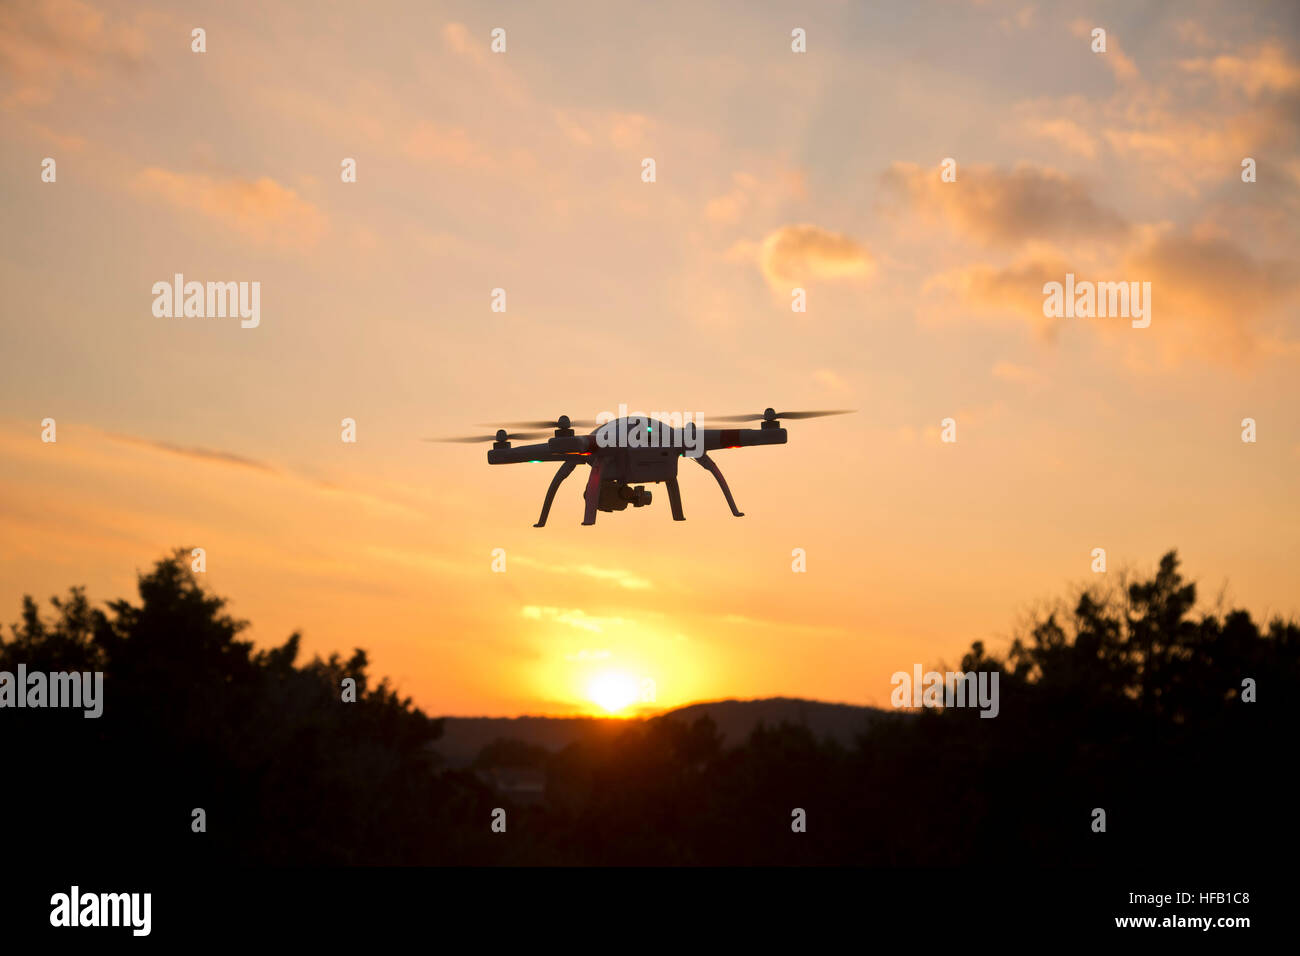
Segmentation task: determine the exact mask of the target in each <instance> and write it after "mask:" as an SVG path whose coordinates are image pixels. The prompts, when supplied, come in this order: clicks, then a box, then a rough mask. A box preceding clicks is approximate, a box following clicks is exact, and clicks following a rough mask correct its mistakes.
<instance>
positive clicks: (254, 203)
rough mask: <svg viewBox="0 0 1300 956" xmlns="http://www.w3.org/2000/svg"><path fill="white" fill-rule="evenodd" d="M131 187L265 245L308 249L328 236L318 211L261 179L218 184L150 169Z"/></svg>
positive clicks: (189, 175)
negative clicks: (205, 217) (325, 235)
mask: <svg viewBox="0 0 1300 956" xmlns="http://www.w3.org/2000/svg"><path fill="white" fill-rule="evenodd" d="M132 187H133V189H134V190H135V191H136V192H137V193H138V194H140V195H143V196H147V197H151V198H155V199H159V200H161V201H163V202H166V203H167V204H169V205H171V206H174V207H176V208H177V209H181V210H185V211H186V212H197V213H199V214H201V215H203V216H207V217H208V218H209V219H211V220H213V221H215V222H218V223H220V224H221V225H223V226H225V227H226V228H227V229H230V230H231V231H233V232H236V233H238V234H239V235H241V236H244V237H245V238H247V239H251V240H253V241H254V242H257V243H260V244H263V245H274V246H279V247H281V248H296V249H306V248H311V247H313V246H314V245H315V244H316V243H317V241H319V240H320V238H321V237H322V236H323V235H324V234H325V233H326V232H327V231H328V220H327V218H326V216H325V214H324V213H323V212H322V211H321V210H319V209H318V208H317V207H316V206H314V205H312V204H311V203H309V202H307V201H306V200H304V199H301V198H299V196H298V194H297V193H296V192H294V191H293V190H292V189H289V188H288V187H285V186H281V185H280V184H279V183H277V182H276V181H275V180H273V179H270V178H268V177H265V176H263V177H262V178H261V179H257V180H253V181H250V180H247V179H224V180H221V179H214V178H212V177H210V176H203V175H196V174H188V173H177V172H172V171H171V170H167V169H161V168H159V167H157V166H150V167H147V168H146V169H144V170H142V171H141V172H140V173H139V175H137V176H136V178H135V181H134V182H133V184H132Z"/></svg>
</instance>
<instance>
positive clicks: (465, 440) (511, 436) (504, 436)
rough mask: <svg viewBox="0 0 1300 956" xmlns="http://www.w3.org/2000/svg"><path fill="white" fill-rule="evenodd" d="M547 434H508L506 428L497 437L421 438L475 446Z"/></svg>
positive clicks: (540, 436)
mask: <svg viewBox="0 0 1300 956" xmlns="http://www.w3.org/2000/svg"><path fill="white" fill-rule="evenodd" d="M545 436H546V432H507V431H506V430H505V429H504V428H502V429H501V430H500V431H498V432H497V433H496V434H495V435H466V436H464V437H458V438H421V439H420V441H437V442H462V443H464V444H474V443H477V442H481V441H522V440H524V439H527V438H542V437H545Z"/></svg>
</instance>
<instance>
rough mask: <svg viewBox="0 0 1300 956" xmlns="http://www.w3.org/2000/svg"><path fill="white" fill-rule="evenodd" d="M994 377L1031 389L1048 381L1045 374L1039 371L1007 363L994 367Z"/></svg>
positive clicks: (1003, 362)
mask: <svg viewBox="0 0 1300 956" xmlns="http://www.w3.org/2000/svg"><path fill="white" fill-rule="evenodd" d="M993 377H994V378H996V379H1000V380H1002V381H1004V382H1011V383H1013V384H1016V385H1028V386H1031V387H1036V386H1039V385H1042V384H1044V383H1045V382H1046V381H1047V379H1046V378H1045V377H1044V375H1043V373H1042V372H1039V371H1038V370H1037V369H1032V368H1029V367H1028V366H1025V365H1016V364H1015V363H1014V362H1007V361H1001V362H998V363H997V364H996V365H994V366H993Z"/></svg>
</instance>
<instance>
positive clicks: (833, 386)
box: [813, 368, 853, 395]
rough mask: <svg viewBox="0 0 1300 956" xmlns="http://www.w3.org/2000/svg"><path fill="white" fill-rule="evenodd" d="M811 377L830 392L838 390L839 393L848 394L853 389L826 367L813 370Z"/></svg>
mask: <svg viewBox="0 0 1300 956" xmlns="http://www.w3.org/2000/svg"><path fill="white" fill-rule="evenodd" d="M813 379H814V380H815V381H817V382H818V383H819V384H821V385H824V386H825V387H826V388H828V389H830V390H831V391H832V392H838V393H840V394H841V395H848V394H850V393H851V392H852V391H853V389H851V388H849V386H848V383H847V382H845V381H844V379H843V378H841V377H840V376H839V375H838V374H836V373H835V372H833V371H831V370H830V369H828V368H819V369H817V371H815V372H813Z"/></svg>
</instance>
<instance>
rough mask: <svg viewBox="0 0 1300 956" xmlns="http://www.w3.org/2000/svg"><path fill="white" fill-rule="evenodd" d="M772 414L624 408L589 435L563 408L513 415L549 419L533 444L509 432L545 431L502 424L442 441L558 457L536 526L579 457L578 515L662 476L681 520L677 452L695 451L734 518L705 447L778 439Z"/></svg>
mask: <svg viewBox="0 0 1300 956" xmlns="http://www.w3.org/2000/svg"><path fill="white" fill-rule="evenodd" d="M781 414H782V415H783V416H784V417H787V418H815V417H819V416H821V415H838V414H843V413H842V412H784V413H781ZM778 417H779V416H778V414H777V413H776V412H775V411H773V410H772V409H770V408H769V409H767V411H766V412H764V413H763V414H762V415H743V416H731V417H730V419H727V418H723V419H719V421H727V420H733V421H753V420H755V419H761V420H762V424H761V425H760V426H759V427H758V428H700V427H697V426H696V425H695V423H693V422H686V423H685V424H683V425H682V426H681V427H674V426H673V425H671V424H668V423H665V422H663V421H660V420H659V419H657V418H651V417H650V416H648V415H628V416H625V417H623V418H616V419H613V420H611V421H608V422H605V423H603V424H602V425H600V426H598V427H596V428H595V429H594V430H593V431H592V432H591V433H590V434H588V435H579V434H577V433H576V432H575V431H574V425H579V426H581V425H582V424H591V423H577V422H573V421H571V420H570V419H569V418H568V416H566V415H561V416H560V418H559V419H557V420H556V421H554V422H522V423H516V424H521V425H525V426H534V427H541V426H546V427H553V428H554V434H553V435H552V436H551V437H550V438H548V439H547V440H546V441H545V442H539V443H537V444H531V445H512V444H511V442H512V440H516V439H530V438H540V437H542V435H544V434H545V433H544V432H542V433H529V432H525V433H521V434H513V435H512V434H509V433H507V432H506V431H505V429H501V430H500V431H498V432H497V433H496V435H495V436H476V437H473V438H455V439H444V440H446V441H466V442H468V441H482V440H487V439H494V440H493V441H492V448H491V450H490V451H489V452H488V453H487V460H488V464H489V465H510V464H518V463H519V462H533V463H536V462H543V461H550V462H559V463H560V468H559V470H558V471H557V472H556V473H555V477H554V478H553V479H551V486H550V488H549V489H547V492H546V500H545V501H544V502H543V504H542V515H541V517H540V518H539V519H538V520H537V523H536V524H535V525H533V527H535V528H541V527H543V526H545V524H546V516H547V515H548V514H549V513H550V511H551V502H553V501H554V500H555V492H556V491H557V490H559V487H560V485H561V484H563V483H564V479H566V478H568V477H569V475H571V474H573V472H574V470H575V469H576V468H577V467H578V465H587V466H589V467H590V468H591V474H590V475H589V476H588V479H587V487H586V490H585V491H584V492H583V497H584V499H585V501H586V506H585V510H584V514H583V520H582V523H583V524H584V525H590V524H595V523H596V512H597V511H609V512H613V511H623V510H624V509H626V508H627V506H628V505H631V506H632V507H634V508H642V507H645V506H646V505H648V504H650V501H651V497H652V496H651V493H650V491H648V490H647V489H646V487H645V486H646V485H647V484H660V483H662V484H663V485H664V486H665V487H666V489H667V491H668V503H669V506H670V507H671V509H672V514H673V520H674V521H685V520H686V517H685V515H684V514H682V496H681V490H680V488H679V487H678V484H677V464H678V462H679V461H681V460H682V459H683V458H688V459H693V460H694V461H695V462H696V463H698V464H699V465H700V466H701V467H702V468H705V469H707V470H708V471H709V472H711V473H712V474H713V477H714V478H716V479H717V481H718V485H719V487H721V489H722V494H723V496H724V497H725V498H726V499H727V506H728V507H729V508H730V509H731V513H732V514H733V515H735V516H736V517H737V518H740V517H743V513H742V512H741V511H740V510H738V509H737V508H736V502H735V500H734V499H732V497H731V489H730V488H728V487H727V480H726V479H725V478H724V477H722V472H721V470H719V468H718V466H717V464H716V463H714V461H713V459H712V458H710V457H709V454H708V453H709V452H710V451H716V450H718V449H721V448H747V447H749V446H751V445H784V444H785V443H786V430H785V429H784V428H782V427H781V423H780V421H779V420H778Z"/></svg>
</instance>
